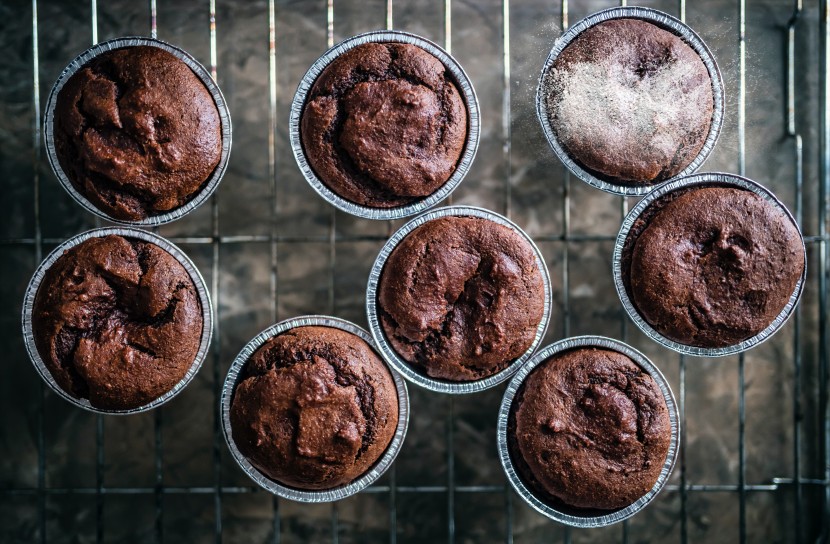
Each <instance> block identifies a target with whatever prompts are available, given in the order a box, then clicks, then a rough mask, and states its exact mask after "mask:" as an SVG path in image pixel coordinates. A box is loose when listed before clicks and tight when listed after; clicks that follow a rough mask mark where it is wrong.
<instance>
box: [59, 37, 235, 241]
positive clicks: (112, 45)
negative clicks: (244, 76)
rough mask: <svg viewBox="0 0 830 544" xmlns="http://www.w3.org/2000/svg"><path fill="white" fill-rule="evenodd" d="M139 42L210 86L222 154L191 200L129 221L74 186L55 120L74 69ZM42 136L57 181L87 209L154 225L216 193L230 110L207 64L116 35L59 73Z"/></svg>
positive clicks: (227, 149)
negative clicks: (58, 146) (161, 52)
mask: <svg viewBox="0 0 830 544" xmlns="http://www.w3.org/2000/svg"><path fill="white" fill-rule="evenodd" d="M140 45H142V46H149V47H158V48H159V49H163V50H165V51H167V52H168V53H171V54H172V55H175V56H176V57H178V58H179V59H180V60H181V61H182V62H184V63H185V64H186V65H187V66H188V67H189V68H190V69H191V70H192V71H193V73H194V74H196V77H198V78H199V80H201V82H202V83H203V84H204V86H205V88H207V90H208V92H209V93H210V95H211V96H212V97H213V101H214V103H216V109H217V111H218V112H219V122H220V125H221V127H222V154H221V156H220V157H219V164H217V165H216V168H215V169H214V170H213V173H212V174H211V175H210V177H208V179H207V181H205V183H204V184H203V185H202V188H201V189H199V190H198V191H197V192H196V194H195V195H194V196H193V198H191V200H190V201H188V202H187V203H186V204H184V205H183V206H180V207H178V208H175V209H173V210H170V211H168V212H165V213H162V214H159V215H153V216H149V217H145V218H144V219H140V220H138V221H129V220H125V219H117V218H115V217H112V216H110V215H108V214H107V213H105V212H104V211H102V210H100V209H98V208H97V207H96V206H95V204H93V203H92V202H90V201H89V199H87V198H86V197H85V196H84V195H83V194H81V193H80V192H79V191H78V189H76V188H75V186H74V185H72V182H71V181H70V180H69V177H68V176H67V175H66V172H64V171H63V168H62V167H61V165H60V161H58V155H57V151H56V150H55V135H54V129H55V126H54V120H55V105H56V103H57V99H58V93H60V91H61V89H63V86H64V84H66V82H67V81H68V80H69V78H71V77H72V76H73V75H75V72H77V71H78V70H80V69H81V68H83V67H84V66H85V65H86V64H87V63H88V62H89V61H91V60H92V59H94V58H95V57H97V56H98V55H100V54H102V53H106V52H107V51H112V50H114V49H123V48H125V47H135V46H140ZM43 135H44V139H45V141H46V156H47V157H49V165H50V166H51V167H52V171H53V172H55V176H57V178H58V181H60V183H61V185H62V186H63V188H64V189H66V192H67V193H69V194H70V196H72V198H74V199H75V201H76V202H77V203H78V204H80V205H81V206H83V208H84V209H86V210H87V211H88V212H90V213H93V214H95V215H97V216H98V217H100V218H102V219H106V220H107V221H110V222H112V223H117V224H119V225H130V226H141V227H154V226H158V225H163V224H165V223H170V222H171V221H175V220H176V219H179V218H180V217H183V216H185V215H187V214H189V213H190V212H192V211H193V210H195V209H196V208H198V207H199V206H201V205H202V204H203V203H204V202H205V201H206V200H207V199H208V198H209V197H210V195H212V194H213V192H214V191H215V190H216V187H218V186H219V182H220V181H221V180H222V176H224V175H225V170H226V169H227V168H228V158H229V157H230V154H231V115H230V112H229V111H228V104H227V102H225V97H224V96H222V91H220V90H219V87H218V86H217V85H216V82H215V81H214V80H213V78H212V77H210V72H208V71H207V70H206V69H205V67H204V66H202V65H201V64H199V61H197V60H196V59H195V58H193V56H192V55H190V53H188V52H186V51H184V50H182V49H179V48H178V47H176V46H174V45H170V44H169V43H166V42H163V41H161V40H157V39H155V38H145V37H139V36H135V37H126V38H116V39H113V40H108V41H106V42H101V43H98V44H96V45H94V46H92V47H90V48H89V49H87V50H86V51H84V52H83V53H81V54H80V55H78V56H77V57H75V59H74V60H73V61H72V62H70V63H69V65H68V66H67V67H66V68H64V69H63V72H61V75H60V76H58V80H57V81H56V82H55V85H54V86H53V87H52V92H50V93H49V98H48V99H47V101H46V115H44V118H43Z"/></svg>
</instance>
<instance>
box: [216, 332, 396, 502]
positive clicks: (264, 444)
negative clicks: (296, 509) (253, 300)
mask: <svg viewBox="0 0 830 544" xmlns="http://www.w3.org/2000/svg"><path fill="white" fill-rule="evenodd" d="M230 421H231V428H232V434H233V441H234V443H235V444H236V446H237V448H238V449H239V451H240V452H241V453H242V455H244V456H245V457H247V458H248V460H249V461H250V462H251V464H253V465H254V466H255V467H256V468H257V469H259V471H260V472H262V473H263V474H265V475H266V476H268V477H269V478H271V479H272V480H275V481H277V482H279V483H281V484H283V485H286V486H289V487H294V488H298V489H305V490H323V489H330V488H333V487H338V486H341V485H345V484H348V483H349V482H351V481H353V480H355V479H357V478H359V477H360V476H362V475H363V474H364V473H365V472H366V471H368V470H369V469H370V468H371V467H372V465H374V464H375V462H377V461H378V460H379V459H380V458H381V457H382V456H383V453H384V452H385V451H386V448H387V447H388V446H389V443H390V442H391V441H392V437H393V436H394V434H395V429H396V427H397V423H398V394H397V390H396V388H395V383H394V381H393V379H392V375H391V374H390V372H389V370H388V369H387V367H386V365H385V364H384V363H383V362H382V361H381V360H380V359H379V358H378V356H377V355H376V354H375V352H374V351H373V350H372V348H371V347H369V345H368V344H367V343H366V342H364V341H363V340H362V339H361V338H359V337H358V336H355V335H354V334H351V333H349V332H346V331H343V330H340V329H335V328H331V327H316V326H308V327H297V328H294V329H290V330H288V331H286V332H284V333H282V334H279V335H277V336H275V337H273V338H271V339H270V340H268V341H267V342H266V343H265V344H263V345H262V346H261V347H260V348H259V349H258V350H256V352H254V354H253V355H251V358H250V359H249V360H248V362H247V363H246V364H245V367H244V369H243V370H242V372H241V373H240V378H239V381H238V382H237V385H236V389H235V390H234V396H233V400H232V401H231V409H230Z"/></svg>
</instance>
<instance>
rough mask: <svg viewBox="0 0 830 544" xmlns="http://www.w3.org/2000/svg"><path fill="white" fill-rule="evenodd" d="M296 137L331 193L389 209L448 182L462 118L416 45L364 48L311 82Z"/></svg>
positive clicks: (462, 135) (460, 143)
mask: <svg viewBox="0 0 830 544" xmlns="http://www.w3.org/2000/svg"><path fill="white" fill-rule="evenodd" d="M300 137H301V140H302V145H303V148H304V151H305V154H306V157H307V158H308V162H309V164H310V165H311V167H312V169H313V170H314V172H315V173H316V174H317V176H318V177H319V178H320V180H321V181H322V182H323V183H324V184H325V185H326V186H327V187H329V189H331V190H332V191H334V192H335V193H337V194H338V195H340V196H341V197H343V198H345V199H346V200H349V201H352V202H355V203H357V204H360V205H364V206H371V207H378V208H391V207H395V206H402V205H406V204H409V203H412V202H414V201H416V200H418V199H420V198H423V197H426V196H429V195H430V194H432V193H433V192H435V191H436V190H437V189H438V188H439V187H441V186H442V185H443V184H444V183H445V182H446V181H447V180H448V179H449V178H450V176H451V175H452V173H453V172H454V171H455V168H456V165H457V163H458V161H459V159H460V157H461V152H462V150H463V148H464V144H465V140H466V137H467V111H466V107H465V105H464V102H463V99H462V98H461V95H460V93H459V91H458V89H457V87H456V84H455V83H454V82H453V80H452V77H451V75H450V73H449V71H448V70H447V68H446V67H445V66H444V65H443V64H442V63H441V62H440V61H439V60H438V59H437V58H435V57H434V56H432V55H431V54H429V53H428V52H426V51H425V50H423V49H421V48H420V47H417V46H414V45H409V44H399V43H367V44H362V45H359V46H357V47H355V48H353V49H350V50H349V51H347V52H345V53H343V54H342V55H340V56H338V57H337V58H336V59H335V60H334V61H332V63H331V64H329V65H328V66H327V67H326V68H325V69H324V70H323V72H322V73H321V74H320V75H319V77H318V78H317V80H316V81H315V82H314V85H313V86H312V88H311V90H310V92H309V96H308V99H307V102H306V104H305V106H304V107H303V113H302V116H301V119H300Z"/></svg>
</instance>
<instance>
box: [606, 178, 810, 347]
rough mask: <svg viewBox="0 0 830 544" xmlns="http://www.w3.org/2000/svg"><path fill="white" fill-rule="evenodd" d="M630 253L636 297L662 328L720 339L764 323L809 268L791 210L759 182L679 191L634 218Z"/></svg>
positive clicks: (680, 336)
mask: <svg viewBox="0 0 830 544" xmlns="http://www.w3.org/2000/svg"><path fill="white" fill-rule="evenodd" d="M628 238H629V240H630V243H628V244H627V246H626V249H625V250H624V253H628V260H626V261H624V262H623V265H627V269H626V268H623V270H622V271H623V276H624V277H626V276H627V278H628V291H629V298H630V299H631V300H632V302H633V303H634V305H635V306H636V308H637V310H638V312H639V313H640V315H642V317H643V318H644V319H645V320H646V321H647V322H648V323H649V324H650V325H651V326H652V327H654V329H655V330H657V331H658V332H659V333H660V334H662V335H663V336H665V337H667V338H670V339H671V340H674V341H676V342H679V343H681V344H686V345H690V346H699V347H705V348H719V347H726V346H730V345H733V344H737V343H739V342H741V341H743V340H746V339H747V338H750V337H751V336H754V335H756V334H758V333H759V332H761V331H762V330H763V329H765V328H766V327H767V326H768V325H769V324H770V323H772V321H773V320H774V319H775V317H776V316H777V315H778V314H779V313H781V310H783V309H784V306H786V304H787V301H788V300H789V299H790V296H791V295H792V294H793V291H794V290H795V287H796V284H797V283H798V280H799V278H801V274H802V272H803V271H804V244H803V241H802V239H801V236H800V234H799V232H798V229H797V228H796V226H795V225H794V224H793V222H792V220H791V219H790V218H789V217H788V216H787V214H786V213H784V211H782V210H781V209H779V208H778V207H776V206H774V205H773V204H772V203H770V202H768V201H767V200H765V199H763V198H761V197H760V196H758V195H756V194H755V193H753V192H751V191H746V190H742V189H736V188H730V187H703V188H694V189H689V190H685V191H678V192H675V193H671V194H669V195H667V197H664V198H662V199H658V200H657V201H656V202H655V203H653V204H652V205H651V206H650V207H649V208H647V209H646V211H645V212H644V213H643V215H642V216H641V218H640V220H639V221H638V222H637V223H635V225H634V226H633V228H632V231H631V233H630V234H629V237H628Z"/></svg>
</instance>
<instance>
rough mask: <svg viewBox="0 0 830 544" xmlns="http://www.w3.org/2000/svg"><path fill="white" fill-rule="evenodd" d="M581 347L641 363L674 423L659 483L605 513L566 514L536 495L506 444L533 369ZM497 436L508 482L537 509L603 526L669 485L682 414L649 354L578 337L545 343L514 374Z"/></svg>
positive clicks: (575, 522) (579, 524)
mask: <svg viewBox="0 0 830 544" xmlns="http://www.w3.org/2000/svg"><path fill="white" fill-rule="evenodd" d="M582 347H598V348H604V349H609V350H612V351H616V352H619V353H622V354H623V355H625V356H627V357H628V358H629V359H631V360H632V361H634V363H636V364H637V365H638V366H640V368H642V369H643V370H645V371H646V372H647V373H648V374H649V375H650V376H651V377H652V378H653V379H654V381H655V382H656V383H657V386H658V387H659V388H660V391H661V392H662V393H663V399H664V400H665V401H666V408H668V411H669V422H670V425H671V441H670V442H669V450H668V452H667V453H666V460H665V461H664V462H663V468H662V470H661V471H660V475H659V476H658V477H657V482H655V484H654V486H653V487H652V488H651V490H650V491H649V492H648V493H646V494H645V495H643V496H642V497H640V498H639V499H637V500H636V501H635V502H633V503H632V504H630V505H628V506H626V507H625V508H621V509H619V510H615V511H612V512H609V513H607V514H603V515H588V516H579V515H574V514H569V513H565V512H563V511H561V510H559V509H557V508H554V507H552V506H550V505H548V504H547V503H545V502H543V501H541V500H539V499H538V498H536V496H535V495H534V494H533V493H532V492H531V491H530V489H529V488H528V487H527V486H525V484H524V482H522V480H521V478H520V477H519V474H518V472H516V469H515V467H514V466H513V461H512V460H511V459H510V451H509V448H508V445H507V423H508V418H509V416H510V408H511V405H512V404H513V398H514V397H515V395H516V392H517V391H518V390H519V387H521V385H522V382H524V380H525V378H527V376H528V375H529V374H530V373H531V371H533V369H535V368H536V367H537V366H538V365H540V364H541V363H543V362H545V361H546V360H548V359H549V358H551V357H552V356H554V355H556V354H558V353H562V352H565V351H569V350H572V349H575V348H582ZM496 439H497V445H498V453H499V460H500V461H501V465H502V468H504V472H505V474H506V475H507V479H508V481H509V482H510V484H511V485H512V486H513V489H515V490H516V492H517V493H518V494H519V496H520V497H521V498H522V499H523V500H524V501H525V502H527V503H528V504H529V505H530V506H531V507H533V509H534V510H536V511H537V512H539V513H540V514H542V515H544V516H547V517H548V518H550V519H552V520H554V521H558V522H559V523H563V524H565V525H570V526H571V527H579V528H591V527H604V526H606V525H611V524H613V523H617V522H620V521H622V520H624V519H627V518H630V517H631V516H633V515H634V514H636V513H637V512H639V511H640V510H642V509H643V508H645V507H646V506H647V505H648V504H649V503H650V502H651V501H652V500H654V497H656V496H657V494H658V493H660V491H661V490H662V489H663V487H664V486H665V485H666V483H667V482H668V480H669V476H670V475H671V473H672V470H673V469H674V465H675V462H676V461H677V456H678V453H679V451H680V415H679V411H678V407H677V402H676V401H675V399H674V393H673V392H672V390H671V387H670V386H669V383H668V381H666V378H665V376H663V373H662V372H660V369H659V368H657V366H656V365H655V364H654V363H652V362H651V361H650V360H649V359H648V357H646V356H645V355H643V354H642V353H641V352H639V351H638V350H636V349H634V348H633V347H631V346H629V345H628V344H626V343H624V342H621V341H619V340H615V339H613V338H607V337H605V336H575V337H571V338H565V339H563V340H560V341H558V342H555V343H553V344H550V345H548V346H545V347H544V348H542V349H541V350H539V351H538V352H537V353H536V355H534V356H533V358H532V359H531V360H530V361H528V362H527V363H526V364H524V365H523V366H522V368H520V369H519V371H518V372H517V373H516V375H515V376H513V379H512V380H510V383H509V384H508V386H507V389H506V390H505V392H504V397H503V398H502V401H501V406H500V407H499V415H498V428H497V431H496Z"/></svg>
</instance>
